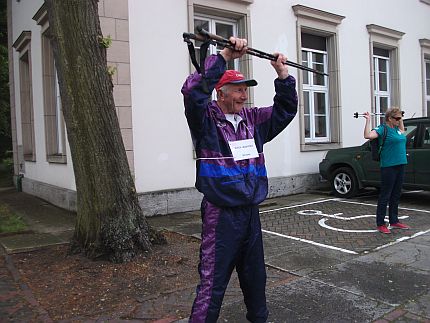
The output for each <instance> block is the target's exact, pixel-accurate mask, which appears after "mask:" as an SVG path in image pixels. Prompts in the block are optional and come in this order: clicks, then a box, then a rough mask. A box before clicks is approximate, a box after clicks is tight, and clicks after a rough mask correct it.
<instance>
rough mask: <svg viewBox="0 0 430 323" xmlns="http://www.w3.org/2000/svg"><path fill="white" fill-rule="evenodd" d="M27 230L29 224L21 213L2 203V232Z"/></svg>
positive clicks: (0, 223) (0, 222) (0, 225)
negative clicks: (16, 212)
mask: <svg viewBox="0 0 430 323" xmlns="http://www.w3.org/2000/svg"><path fill="white" fill-rule="evenodd" d="M25 230H27V225H26V224H25V222H24V221H23V220H22V218H21V217H20V216H19V215H16V214H15V213H13V212H12V211H11V210H10V209H9V207H8V206H7V205H5V204H0V233H14V232H20V231H25Z"/></svg>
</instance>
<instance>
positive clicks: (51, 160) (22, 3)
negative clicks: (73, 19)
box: [8, 0, 430, 215]
mask: <svg viewBox="0 0 430 323" xmlns="http://www.w3.org/2000/svg"><path fill="white" fill-rule="evenodd" d="M172 13H174V14H172ZM99 15H100V22H101V26H102V30H103V34H104V36H110V37H111V38H112V46H111V47H110V48H109V49H108V66H110V67H111V68H112V69H113V71H114V74H113V82H114V98H115V104H116V108H117V114H118V120H119V123H120V128H121V132H122V135H123V140H124V144H125V147H126V151H127V156H128V160H129V164H130V168H131V170H132V172H133V174H134V178H135V184H136V189H137V192H138V193H139V199H140V202H141V206H142V208H143V210H144V213H145V214H146V215H154V214H166V213H173V212H180V211H187V210H193V209H197V208H199V205H200V200H201V195H200V193H198V192H197V191H196V190H195V189H194V188H193V187H194V181H195V159H194V154H193V146H192V142H191V137H190V134H189V130H188V127H187V123H186V120H185V116H184V109H183V103H182V102H183V101H182V95H181V93H180V89H181V86H182V84H183V82H184V80H185V78H186V77H187V76H188V75H189V74H190V73H191V72H192V71H193V67H192V65H191V63H190V59H189V54H188V51H187V48H186V44H185V43H184V42H183V39H182V33H183V32H194V30H195V28H196V27H197V26H202V27H204V28H205V29H207V30H208V31H210V32H211V33H215V34H220V35H222V36H224V37H227V38H228V36H230V35H233V36H238V37H242V38H247V39H248V42H249V45H250V46H251V47H253V48H256V49H260V50H262V51H265V52H269V53H272V52H283V53H285V54H286V55H287V56H288V58H289V60H291V61H294V62H298V63H300V64H303V65H307V66H310V67H312V68H315V69H319V70H321V71H324V72H327V73H328V74H329V77H320V76H317V75H316V74H311V73H308V72H302V71H300V70H297V69H295V68H293V67H291V68H290V74H292V75H293V76H294V77H296V79H297V90H298V93H299V113H298V114H297V116H296V118H295V119H294V120H293V122H292V123H291V124H290V125H289V126H288V127H287V128H286V129H285V130H284V131H283V132H282V133H281V134H280V135H279V136H278V137H277V138H276V139H275V140H273V141H272V142H270V143H268V144H267V145H266V146H265V156H266V160H267V165H266V166H267V170H268V176H269V185H270V189H269V191H270V193H269V194H270V196H272V197H273V196H281V195H288V194H294V193H299V192H303V191H304V190H306V189H307V188H311V187H314V186H315V185H317V183H318V180H319V176H318V163H319V162H320V161H321V160H322V158H323V157H324V154H325V152H326V151H327V150H329V149H335V148H340V147H348V146H354V145H359V144H361V143H363V141H364V139H363V138H362V132H363V126H364V120H363V119H355V118H353V113H354V112H359V113H362V112H364V111H371V112H384V111H385V110H386V109H387V108H388V107H390V106H399V107H401V109H402V110H403V111H405V117H412V116H415V117H419V116H427V115H430V19H429V17H430V0H394V1H393V0H377V1H374V0H373V1H371V0H362V1H351V0H349V1H341V0H326V1H318V0H298V1H290V0H269V1H263V0H217V1H215V0H159V1H148V0H146V1H142V0H99ZM8 18H9V43H10V46H9V47H10V63H9V67H10V85H11V107H12V111H11V113H12V131H13V147H14V162H15V174H16V179H17V183H18V184H19V186H20V187H22V190H23V191H24V192H27V193H30V194H34V195H37V196H39V197H41V198H43V199H45V200H48V201H49V202H51V203H53V204H56V205H59V206H61V207H64V208H67V209H71V210H74V209H76V193H75V190H76V186H75V180H74V175H73V166H72V158H71V156H70V149H69V147H68V142H67V136H66V132H65V126H64V121H63V118H62V114H61V101H60V98H59V95H58V89H57V81H56V72H55V67H54V62H53V57H52V48H51V46H50V43H49V25H48V21H47V17H46V9H45V7H44V2H43V0H19V1H17V0H8ZM198 45H199V44H196V47H197V48H198ZM210 50H211V52H212V53H215V52H216V49H215V47H213V46H212V47H211V48H210ZM232 67H234V68H236V69H239V70H241V71H242V72H243V73H244V74H246V75H247V76H248V77H252V78H255V79H256V80H257V81H258V83H259V85H258V86H257V87H255V88H252V90H251V91H250V104H251V105H253V106H267V105H270V104H271V103H272V98H273V95H274V88H273V80H274V78H275V76H276V74H275V72H274V70H273V68H272V67H271V66H270V64H269V61H267V60H263V59H260V58H257V57H254V56H248V55H246V56H245V57H244V58H243V60H241V61H237V62H235V63H234V65H233V66H232ZM376 122H377V120H376V118H375V120H374V123H376Z"/></svg>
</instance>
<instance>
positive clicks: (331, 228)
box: [318, 215, 378, 233]
mask: <svg viewBox="0 0 430 323" xmlns="http://www.w3.org/2000/svg"><path fill="white" fill-rule="evenodd" d="M373 216H374V215H372V217H373ZM327 220H328V219H327V218H323V219H321V220H319V221H318V224H319V225H320V226H322V227H323V228H325V229H329V230H333V231H340V232H351V233H373V232H378V230H347V229H339V228H334V227H332V226H329V225H327V224H325V222H326V221H327Z"/></svg>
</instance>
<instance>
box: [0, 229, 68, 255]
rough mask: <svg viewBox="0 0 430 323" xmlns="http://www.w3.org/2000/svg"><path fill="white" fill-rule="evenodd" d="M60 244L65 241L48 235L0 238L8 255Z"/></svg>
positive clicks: (31, 234) (30, 234)
mask: <svg viewBox="0 0 430 323" xmlns="http://www.w3.org/2000/svg"><path fill="white" fill-rule="evenodd" d="M62 243H66V241H65V240H63V239H61V238H60V237H57V236H55V235H53V234H50V233H29V234H17V235H13V236H7V237H0V244H1V245H2V246H3V247H4V249H5V250H6V252H7V253H8V254H11V253H18V252H25V251H31V250H36V249H39V248H42V247H46V246H51V245H56V244H62Z"/></svg>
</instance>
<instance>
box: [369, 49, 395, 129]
mask: <svg viewBox="0 0 430 323" xmlns="http://www.w3.org/2000/svg"><path fill="white" fill-rule="evenodd" d="M373 70H374V71H375V74H374V79H373V85H374V88H373V90H374V105H375V112H376V113H385V112H386V111H387V109H388V107H389V106H390V105H391V104H390V55H389V51H388V50H386V49H382V48H376V47H375V48H373ZM384 118H385V117H384V116H383V115H381V116H380V123H383V122H384Z"/></svg>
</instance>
